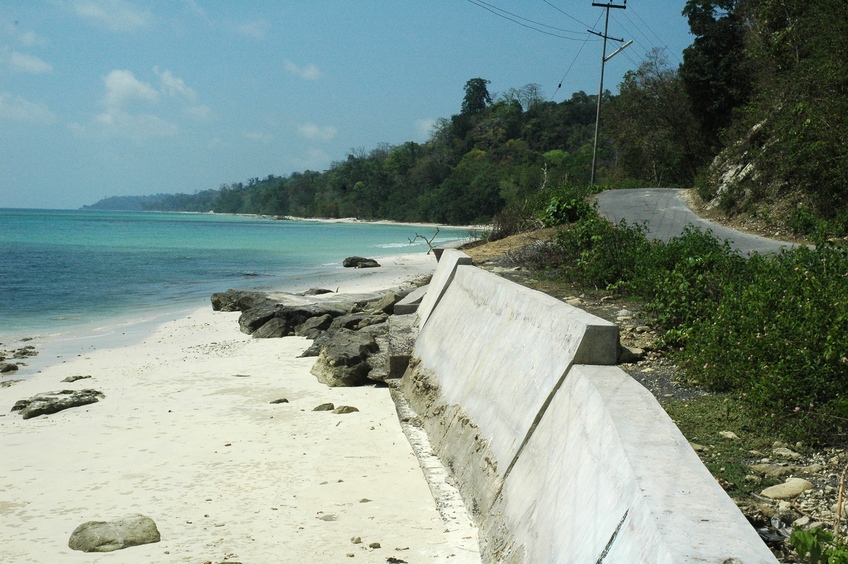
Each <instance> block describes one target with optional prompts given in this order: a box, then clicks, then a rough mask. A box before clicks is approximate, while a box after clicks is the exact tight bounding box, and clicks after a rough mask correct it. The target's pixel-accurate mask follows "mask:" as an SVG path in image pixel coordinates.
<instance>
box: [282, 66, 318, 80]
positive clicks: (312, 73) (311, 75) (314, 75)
mask: <svg viewBox="0 0 848 564" xmlns="http://www.w3.org/2000/svg"><path fill="white" fill-rule="evenodd" d="M285 65H286V70H287V71H289V72H290V73H291V74H293V75H295V76H299V77H300V78H303V79H304V80H318V79H319V78H321V69H319V68H318V67H317V65H313V64H309V65H306V66H305V67H299V66H297V65H296V64H294V63H293V62H291V61H286V62H285Z"/></svg>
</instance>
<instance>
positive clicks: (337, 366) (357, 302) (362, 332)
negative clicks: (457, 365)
mask: <svg viewBox="0 0 848 564" xmlns="http://www.w3.org/2000/svg"><path fill="white" fill-rule="evenodd" d="M428 281H429V279H428V277H425V278H422V279H419V280H416V281H414V282H412V283H410V284H408V285H405V286H402V287H398V288H394V289H391V290H387V291H384V292H379V293H372V294H336V293H334V292H330V291H327V290H315V289H313V290H309V291H307V292H305V293H302V294H266V293H263V292H249V291H243V290H227V291H226V292H220V293H216V294H213V295H212V308H213V309H214V310H215V311H240V312H241V316H240V317H239V327H240V328H241V330H242V331H243V332H245V333H248V334H250V335H252V336H253V337H254V338H258V339H260V338H261V339H267V338H279V337H286V336H292V335H294V336H301V337H306V338H307V339H312V340H313V341H312V344H311V345H310V346H309V348H307V349H306V351H304V353H303V355H302V356H316V357H318V358H317V360H316V363H315V366H314V367H313V369H312V373H313V374H314V375H315V377H316V378H318V380H319V381H321V382H323V383H325V384H327V385H328V386H360V385H363V384H367V383H369V382H382V381H385V379H386V378H388V377H390V375H391V372H392V370H394V371H397V370H398V367H396V366H395V365H394V363H390V361H389V356H390V353H389V348H390V339H389V323H388V321H389V318H390V316H392V315H393V314H394V306H395V304H396V303H397V302H398V301H400V300H401V299H403V298H404V297H405V296H406V295H408V294H409V293H410V292H411V291H412V290H414V289H415V288H417V287H419V286H422V285H424V284H426V283H427V282H428Z"/></svg>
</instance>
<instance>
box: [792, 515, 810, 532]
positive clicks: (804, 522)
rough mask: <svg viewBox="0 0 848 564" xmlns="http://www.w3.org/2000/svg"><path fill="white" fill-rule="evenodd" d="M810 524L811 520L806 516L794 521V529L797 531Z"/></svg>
mask: <svg viewBox="0 0 848 564" xmlns="http://www.w3.org/2000/svg"><path fill="white" fill-rule="evenodd" d="M809 524H810V518H809V517H807V516H806V515H804V516H803V517H800V518H798V519H795V520H794V521H792V527H793V528H795V529H797V528H799V527H805V526H807V525H809Z"/></svg>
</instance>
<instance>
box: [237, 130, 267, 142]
mask: <svg viewBox="0 0 848 564" xmlns="http://www.w3.org/2000/svg"><path fill="white" fill-rule="evenodd" d="M242 135H244V138H245V139H250V140H251V141H258V142H260V143H270V142H271V141H272V140H273V139H274V137H273V136H272V135H271V134H270V133H265V132H264V131H245V132H244V133H242Z"/></svg>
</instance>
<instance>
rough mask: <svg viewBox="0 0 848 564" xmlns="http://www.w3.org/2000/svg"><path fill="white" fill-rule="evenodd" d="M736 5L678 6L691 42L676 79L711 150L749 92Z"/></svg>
mask: <svg viewBox="0 0 848 564" xmlns="http://www.w3.org/2000/svg"><path fill="white" fill-rule="evenodd" d="M742 4H743V0H687V2H686V6H685V7H684V8H683V15H684V16H686V18H687V19H688V21H689V29H690V30H691V31H692V35H694V36H695V40H694V41H693V42H692V45H690V46H689V47H687V48H686V49H684V50H683V64H682V65H681V67H680V77H681V78H682V79H683V84H684V85H685V87H686V92H687V93H688V95H689V98H690V100H691V101H692V111H693V113H694V114H695V117H696V119H697V120H698V122H699V124H700V126H701V131H702V132H703V134H704V136H705V138H706V141H707V143H709V144H710V145H712V146H713V147H714V148H715V150H714V152H717V151H718V148H719V146H720V144H719V135H720V133H721V131H722V130H723V129H725V128H726V127H728V126H729V125H730V124H731V121H732V117H733V110H734V109H736V108H739V107H740V106H742V105H743V104H745V103H746V102H747V101H748V100H749V98H750V95H751V79H750V73H749V71H748V69H747V68H746V58H745V35H746V32H747V29H748V22H747V21H746V18H745V17H744V16H743V14H742V10H741V9H740V8H741V6H742Z"/></svg>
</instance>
